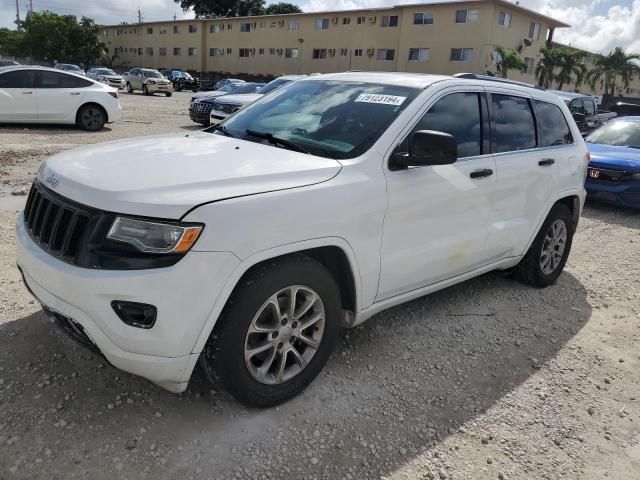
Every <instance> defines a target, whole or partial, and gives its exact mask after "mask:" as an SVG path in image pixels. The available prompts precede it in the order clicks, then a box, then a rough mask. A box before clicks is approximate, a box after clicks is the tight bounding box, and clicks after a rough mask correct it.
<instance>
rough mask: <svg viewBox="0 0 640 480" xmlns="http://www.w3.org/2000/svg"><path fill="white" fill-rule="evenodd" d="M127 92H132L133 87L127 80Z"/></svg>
mask: <svg viewBox="0 0 640 480" xmlns="http://www.w3.org/2000/svg"><path fill="white" fill-rule="evenodd" d="M127 93H133V87H132V86H131V84H130V83H129V82H127Z"/></svg>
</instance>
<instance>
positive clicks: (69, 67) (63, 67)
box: [60, 63, 82, 72]
mask: <svg viewBox="0 0 640 480" xmlns="http://www.w3.org/2000/svg"><path fill="white" fill-rule="evenodd" d="M60 69H61V70H72V71H74V72H81V71H82V70H81V69H80V67H77V66H75V65H69V64H66V63H65V64H62V65H60Z"/></svg>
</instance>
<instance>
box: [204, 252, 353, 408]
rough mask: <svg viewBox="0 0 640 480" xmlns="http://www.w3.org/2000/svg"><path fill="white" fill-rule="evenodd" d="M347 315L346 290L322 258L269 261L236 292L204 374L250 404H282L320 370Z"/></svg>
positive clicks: (215, 333) (211, 341)
mask: <svg viewBox="0 0 640 480" xmlns="http://www.w3.org/2000/svg"><path fill="white" fill-rule="evenodd" d="M340 312H341V308H340V291H339V290H338V287H337V286H336V283H335V281H334V279H333V277H332V275H331V273H329V271H327V269H326V268H325V267H324V266H323V265H321V264H320V263H318V262H317V261H316V260H314V259H312V258H310V257H307V256H304V255H294V256H290V257H284V258H282V259H280V260H274V261H269V262H266V263H264V264H262V265H261V266H259V267H257V268H256V269H254V270H253V271H252V272H250V273H249V274H248V275H246V276H245V277H244V278H243V280H242V282H241V283H240V284H239V285H238V286H237V287H236V290H234V292H233V294H232V296H231V298H230V299H229V301H228V302H227V305H226V306H225V308H224V310H223V312H222V314H221V316H220V318H219V320H218V324H217V325H216V327H215V329H214V331H213V333H212V334H211V337H210V338H209V341H208V342H207V345H206V347H205V350H204V351H203V353H202V355H201V357H200V361H201V365H202V367H203V370H204V371H205V373H206V374H207V376H208V377H209V379H210V380H212V381H216V382H220V383H221V384H222V386H223V387H224V388H226V389H227V390H228V391H229V393H231V394H232V395H233V396H234V397H235V398H236V399H237V400H238V401H240V402H242V403H244V404H245V405H248V406H255V407H269V406H273V405H278V404H280V403H282V402H285V401H286V400H289V399H290V398H292V397H294V396H296V395H297V394H298V393H300V392H301V391H302V390H304V389H305V387H306V386H307V385H308V384H309V383H311V381H312V380H313V379H314V378H315V377H316V376H317V375H318V373H320V370H321V369H322V367H323V366H324V364H325V363H326V362H327V359H328V358H329V355H330V354H331V351H332V350H333V347H334V345H335V343H336V340H337V335H338V332H339V330H340Z"/></svg>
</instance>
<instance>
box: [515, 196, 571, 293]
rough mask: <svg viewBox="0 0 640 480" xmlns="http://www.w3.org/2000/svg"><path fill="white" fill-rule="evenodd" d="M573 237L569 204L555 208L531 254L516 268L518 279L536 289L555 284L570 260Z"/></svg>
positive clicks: (550, 213) (539, 234)
mask: <svg viewBox="0 0 640 480" xmlns="http://www.w3.org/2000/svg"><path fill="white" fill-rule="evenodd" d="M573 234H574V226H573V219H572V216H571V212H570V211H569V209H568V208H567V207H566V206H565V205H562V204H560V203H558V204H556V205H554V206H553V208H552V209H551V211H550V212H549V215H548V216H547V218H546V220H545V221H544V223H543V224H542V227H541V228H540V231H539V232H538V235H537V236H536V238H535V240H534V241H533V243H532V244H531V247H530V248H529V250H528V251H527V254H526V255H525V256H524V258H523V259H522V260H521V261H520V263H519V264H518V265H517V266H516V268H515V270H514V276H515V277H516V279H518V280H519V281H521V282H523V283H526V284H529V285H532V286H534V287H546V286H548V285H551V284H553V283H555V281H556V280H557V279H558V277H559V276H560V274H561V273H562V270H563V269H564V266H565V264H566V263H567V259H568V258H569V251H570V250H571V242H572V241H573Z"/></svg>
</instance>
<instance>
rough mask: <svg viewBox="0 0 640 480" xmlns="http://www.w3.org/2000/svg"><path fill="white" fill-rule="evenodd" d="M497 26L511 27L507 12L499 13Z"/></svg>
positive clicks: (509, 15)
mask: <svg viewBox="0 0 640 480" xmlns="http://www.w3.org/2000/svg"><path fill="white" fill-rule="evenodd" d="M498 25H502V26H503V27H510V26H511V14H510V13H508V12H500V14H499V15H498Z"/></svg>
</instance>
